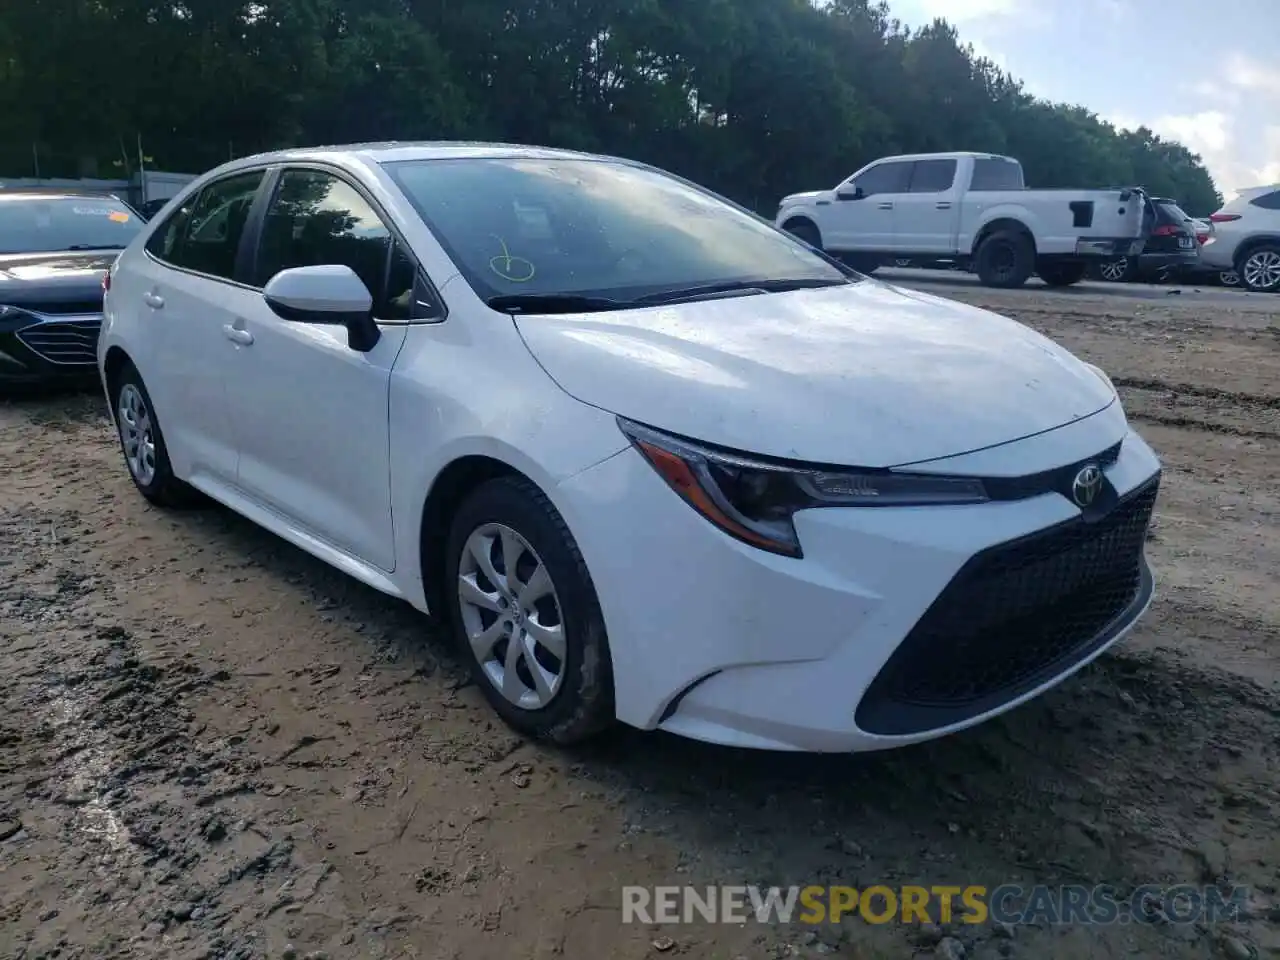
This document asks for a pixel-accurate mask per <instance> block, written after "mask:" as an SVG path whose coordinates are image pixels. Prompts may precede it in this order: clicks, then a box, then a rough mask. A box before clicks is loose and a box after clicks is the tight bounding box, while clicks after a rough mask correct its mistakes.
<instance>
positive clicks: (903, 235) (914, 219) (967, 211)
mask: <svg viewBox="0 0 1280 960" xmlns="http://www.w3.org/2000/svg"><path fill="white" fill-rule="evenodd" d="M1153 219H1154V213H1153V211H1152V209H1151V205H1150V200H1149V198H1148V197H1147V195H1146V193H1145V192H1144V191H1143V190H1142V189H1141V188H1138V187H1126V188H1117V189H1109V190H1028V189H1027V188H1026V186H1025V184H1024V181H1023V177H1022V165H1021V164H1020V163H1018V161H1017V160H1014V159H1012V158H1011V157H1001V156H996V155H994V154H989V153H926V154H913V155H910V156H900V157H885V158H883V159H881V160H877V161H875V162H874V163H870V164H868V165H867V166H865V167H863V168H862V169H861V170H859V171H858V172H857V173H855V174H854V175H853V176H851V177H849V179H847V180H845V181H844V183H841V184H840V185H839V186H837V187H836V188H835V189H834V190H816V191H812V192H810V193H795V194H792V195H791V196H788V197H784V198H783V200H782V203H781V205H780V206H779V208H778V213H777V217H776V219H775V223H776V224H777V225H778V226H779V227H781V228H783V229H784V230H787V231H789V232H791V233H792V234H794V235H795V236H797V237H799V238H800V239H802V240H804V241H805V242H806V243H808V244H810V245H811V246H814V247H816V248H818V249H820V250H823V251H825V252H826V253H827V254H829V255H831V256H836V257H838V258H839V259H841V260H843V261H844V262H846V263H848V264H849V265H850V266H852V267H853V268H854V269H856V270H861V271H862V272H864V273H869V272H871V271H872V270H875V269H876V268H877V267H878V266H880V265H881V264H884V263H888V262H890V261H893V260H912V261H922V260H923V261H929V260H952V261H955V262H957V263H958V264H959V265H960V266H961V267H963V268H966V269H969V270H971V271H973V272H975V273H977V274H978V276H979V278H980V279H981V280H982V282H983V283H984V284H985V285H986V286H989V287H1018V286H1021V285H1022V284H1024V283H1025V282H1026V281H1027V278H1029V277H1030V276H1031V275H1032V274H1038V275H1039V276H1040V278H1041V279H1042V280H1043V281H1044V282H1045V283H1047V284H1050V285H1051V286H1066V285H1068V284H1072V283H1075V282H1076V281H1078V280H1080V279H1081V278H1082V277H1083V276H1084V274H1085V268H1086V267H1087V266H1088V264H1089V263H1098V262H1104V261H1108V260H1114V259H1116V258H1118V257H1132V256H1136V255H1137V254H1139V253H1141V252H1142V250H1143V247H1144V246H1145V244H1146V239H1147V234H1148V232H1149V231H1150V230H1151V228H1152V223H1153Z"/></svg>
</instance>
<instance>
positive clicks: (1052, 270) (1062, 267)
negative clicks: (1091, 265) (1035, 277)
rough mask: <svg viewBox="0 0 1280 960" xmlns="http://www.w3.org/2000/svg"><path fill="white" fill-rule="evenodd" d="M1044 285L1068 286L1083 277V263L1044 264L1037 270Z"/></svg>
mask: <svg viewBox="0 0 1280 960" xmlns="http://www.w3.org/2000/svg"><path fill="white" fill-rule="evenodd" d="M1037 272H1038V273H1039V274H1040V279H1041V280H1043V281H1044V283H1045V285H1046V286H1050V287H1069V286H1071V285H1072V284H1073V283H1079V282H1080V281H1081V280H1083V279H1084V264H1083V263H1054V264H1046V265H1045V266H1044V267H1042V268H1041V269H1040V270H1038V271H1037Z"/></svg>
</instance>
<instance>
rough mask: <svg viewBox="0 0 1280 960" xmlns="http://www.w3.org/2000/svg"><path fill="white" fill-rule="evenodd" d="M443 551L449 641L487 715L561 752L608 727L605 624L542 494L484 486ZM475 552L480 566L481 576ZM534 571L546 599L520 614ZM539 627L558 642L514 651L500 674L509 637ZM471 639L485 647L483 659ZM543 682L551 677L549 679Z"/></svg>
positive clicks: (522, 485) (520, 481) (611, 715)
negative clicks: (509, 579) (509, 546)
mask: <svg viewBox="0 0 1280 960" xmlns="http://www.w3.org/2000/svg"><path fill="white" fill-rule="evenodd" d="M504 538H509V539H510V540H511V541H512V543H513V545H514V549H513V550H512V554H511V556H512V557H513V558H515V580H516V584H517V586H515V587H511V588H508V587H507V585H506V573H505V570H506V559H505V558H506V549H505V546H506V545H505V544H504ZM473 547H476V548H478V552H477V551H473ZM447 549H448V554H447V560H446V563H445V578H446V579H445V583H444V587H443V589H444V592H445V596H446V597H447V598H448V604H449V607H448V609H449V613H450V619H451V621H452V624H451V626H452V630H453V633H454V638H455V640H456V642H457V643H458V645H459V648H460V651H461V653H462V655H463V657H464V658H465V660H466V662H467V664H468V666H469V668H470V671H471V676H472V678H473V679H474V680H475V682H476V685H477V686H479V687H480V690H481V691H482V692H483V694H484V696H485V699H486V700H488V701H489V704H490V706H492V707H493V709H494V711H495V712H496V713H497V714H498V715H499V716H500V717H502V719H503V720H504V721H506V723H507V724H508V725H509V726H511V727H513V728H514V729H515V730H517V731H519V732H521V733H523V734H526V735H528V736H531V737H535V738H538V739H543V740H551V741H553V742H555V743H560V744H571V743H577V742H580V741H582V740H585V739H587V738H588V737H591V736H593V735H595V734H597V733H599V732H600V731H602V730H604V729H606V728H607V727H609V726H611V725H612V724H613V722H614V719H615V716H616V714H615V710H614V700H613V671H612V661H611V659H610V656H609V646H608V639H607V636H606V633H605V626H604V617H603V615H602V614H601V612H600V603H599V600H598V599H597V597H596V591H595V586H594V584H593V583H592V581H591V575H590V573H589V572H588V570H587V566H586V563H585V562H584V561H583V559H582V553H581V552H580V551H579V550H578V545H577V543H576V542H575V541H574V539H573V536H572V534H570V532H569V528H568V527H567V526H566V525H565V522H564V519H563V518H562V517H561V516H560V514H559V513H558V512H557V511H556V509H555V507H554V506H552V504H551V501H550V500H548V499H547V496H546V494H544V493H543V492H542V491H541V490H539V489H538V487H537V486H535V485H534V484H533V483H532V482H530V481H529V480H527V479H525V478H523V477H500V478H498V479H496V480H491V481H489V482H487V483H485V484H484V485H483V486H481V487H479V488H478V489H477V490H476V491H475V492H474V493H472V494H471V495H470V496H469V497H468V498H467V499H466V501H465V502H464V503H463V504H462V506H461V507H460V508H459V510H458V512H457V513H456V515H455V516H454V518H453V523H452V525H451V528H450V531H449V540H448V547H447ZM478 553H482V554H483V556H484V557H486V558H487V563H488V569H489V571H490V575H486V574H485V572H484V570H485V562H484V561H481V560H479V559H478ZM543 572H544V573H545V574H546V579H547V583H548V584H549V591H550V592H549V593H547V594H543V595H542V596H541V599H537V598H535V599H534V601H533V609H531V610H529V611H528V613H526V612H525V604H522V603H520V602H519V599H518V595H519V590H520V589H521V587H523V588H527V586H528V584H529V582H530V581H531V580H532V579H533V577H534V576H535V575H540V573H543ZM463 578H466V579H465V580H464V579H463ZM464 593H466V594H467V597H468V600H467V601H464V599H463V594H464ZM552 621H555V622H552ZM504 624H505V625H506V626H505V627H504ZM539 627H540V628H541V629H542V630H546V631H548V632H547V633H546V634H543V635H544V636H545V637H548V638H550V637H552V636H555V635H556V634H557V633H558V638H559V639H558V640H557V641H556V642H555V643H553V644H552V645H551V646H546V645H543V644H542V643H534V644H533V645H532V647H525V646H523V645H521V647H520V648H519V651H520V652H519V653H518V654H516V655H515V656H516V659H515V661H514V664H513V666H512V667H511V668H508V667H507V664H508V663H510V662H512V661H510V660H508V656H507V655H508V654H510V653H511V649H512V643H513V641H514V640H515V638H518V637H525V638H528V637H530V636H532V633H533V632H534V630H535V629H536V628H539ZM557 627H558V630H557ZM526 630H529V633H526V632H525V631H526ZM473 636H476V637H477V638H479V637H485V638H486V639H487V644H488V646H487V650H486V651H485V652H484V653H483V654H481V653H478V652H477V645H476V644H474V643H473V642H472V637H473ZM557 645H560V646H561V649H562V653H561V655H560V656H556V655H555V651H554V649H553V647H555V646H557ZM530 649H531V650H532V654H530V652H529V650H530ZM531 659H532V661H533V662H532V663H530V660H531ZM535 669H536V670H538V671H539V673H535ZM548 673H554V675H553V676H552V677H551V679H550V680H548V679H547V677H548ZM539 676H540V678H541V679H542V680H543V685H542V687H541V688H539V685H538V683H537V681H536V679H535V677H539ZM504 680H505V681H509V682H508V684H507V690H508V692H507V693H504V692H503V683H504Z"/></svg>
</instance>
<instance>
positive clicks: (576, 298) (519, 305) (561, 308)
mask: <svg viewBox="0 0 1280 960" xmlns="http://www.w3.org/2000/svg"><path fill="white" fill-rule="evenodd" d="M485 303H486V304H488V305H489V306H490V307H491V308H492V309H494V310H501V311H503V312H504V313H590V312H593V311H594V312H602V311H605V310H623V309H625V308H626V307H628V306H630V304H629V303H628V302H627V301H625V300H610V299H609V298H608V297H587V296H583V295H581V294H576V293H511V294H505V295H502V296H497V297H490V298H489V299H488V300H486V301H485Z"/></svg>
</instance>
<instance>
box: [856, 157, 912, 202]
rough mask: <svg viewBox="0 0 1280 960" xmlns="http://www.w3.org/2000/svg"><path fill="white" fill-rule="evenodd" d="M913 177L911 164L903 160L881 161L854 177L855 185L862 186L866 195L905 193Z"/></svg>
mask: <svg viewBox="0 0 1280 960" xmlns="http://www.w3.org/2000/svg"><path fill="white" fill-rule="evenodd" d="M910 178H911V164H910V163H904V162H901V161H894V162H892V163H880V164H877V165H876V166H874V167H872V168H871V169H870V170H865V171H863V172H862V173H860V174H858V175H857V177H855V178H854V181H853V185H854V186H855V187H861V188H862V193H863V195H864V196H868V197H873V196H875V195H876V194H877V193H904V192H906V189H907V183H908V181H909V180H910Z"/></svg>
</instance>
